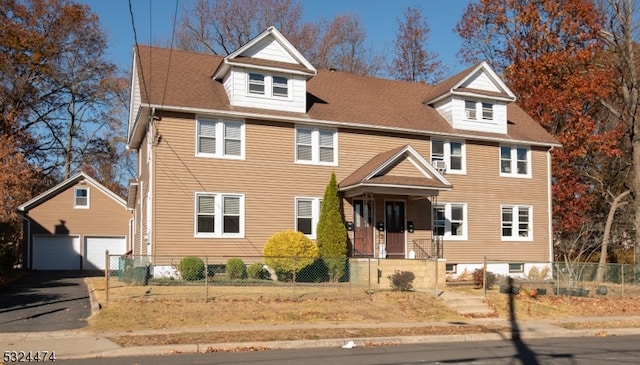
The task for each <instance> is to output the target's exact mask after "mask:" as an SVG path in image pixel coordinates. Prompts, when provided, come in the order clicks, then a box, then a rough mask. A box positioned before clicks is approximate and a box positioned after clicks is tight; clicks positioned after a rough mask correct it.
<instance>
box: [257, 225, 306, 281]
mask: <svg viewBox="0 0 640 365" xmlns="http://www.w3.org/2000/svg"><path fill="white" fill-rule="evenodd" d="M263 253H264V256H265V262H266V264H267V265H269V266H270V267H271V268H272V269H273V270H275V271H276V274H277V275H278V279H279V280H292V279H293V275H294V274H295V273H297V272H299V271H300V270H302V269H303V268H305V267H307V266H309V265H311V264H312V263H313V261H314V260H315V259H316V258H317V257H318V247H317V246H316V245H315V244H314V243H313V242H312V241H311V240H310V239H308V238H307V237H306V236H305V235H304V234H303V233H302V232H297V231H292V230H287V231H282V232H278V233H276V234H274V235H273V236H271V237H270V238H269V239H268V240H267V243H265V245H264V249H263Z"/></svg>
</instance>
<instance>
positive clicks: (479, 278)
mask: <svg viewBox="0 0 640 365" xmlns="http://www.w3.org/2000/svg"><path fill="white" fill-rule="evenodd" d="M484 276H485V275H484V269H475V270H474V271H473V285H474V286H476V287H477V288H482V285H483V284H484ZM486 276H487V289H491V288H493V286H494V285H495V283H496V281H497V280H498V278H497V277H496V274H494V273H492V272H491V271H487V275H486Z"/></svg>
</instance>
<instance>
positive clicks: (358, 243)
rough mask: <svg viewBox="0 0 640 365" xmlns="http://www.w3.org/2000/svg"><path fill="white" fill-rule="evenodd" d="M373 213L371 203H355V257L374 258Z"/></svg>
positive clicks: (358, 201)
mask: <svg viewBox="0 0 640 365" xmlns="http://www.w3.org/2000/svg"><path fill="white" fill-rule="evenodd" d="M372 217H373V212H372V211H371V203H370V202H368V201H367V202H365V201H362V200H354V201H353V256H354V257H358V256H366V257H371V256H373V226H372V225H371V222H372V221H373V219H372Z"/></svg>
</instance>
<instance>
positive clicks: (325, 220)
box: [317, 173, 347, 281]
mask: <svg viewBox="0 0 640 365" xmlns="http://www.w3.org/2000/svg"><path fill="white" fill-rule="evenodd" d="M340 201H341V199H340V197H339V196H338V184H337V182H336V174H335V173H331V179H330V180H329V184H328V185H327V187H326V189H325V191H324V197H323V198H322V210H321V211H320V220H319V221H318V238H317V242H318V251H319V252H320V257H322V258H323V259H324V263H325V265H326V267H327V269H328V270H329V276H330V279H331V281H338V280H339V279H340V278H341V277H342V276H343V275H344V273H345V272H346V267H347V264H346V260H344V258H346V257H347V229H346V228H345V226H344V222H343V219H342V213H341V209H340Z"/></svg>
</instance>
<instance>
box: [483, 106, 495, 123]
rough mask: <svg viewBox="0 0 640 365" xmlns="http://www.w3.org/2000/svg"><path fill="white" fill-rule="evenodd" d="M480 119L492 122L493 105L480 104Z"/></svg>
mask: <svg viewBox="0 0 640 365" xmlns="http://www.w3.org/2000/svg"><path fill="white" fill-rule="evenodd" d="M482 119H483V120H493V104H491V103H482Z"/></svg>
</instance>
